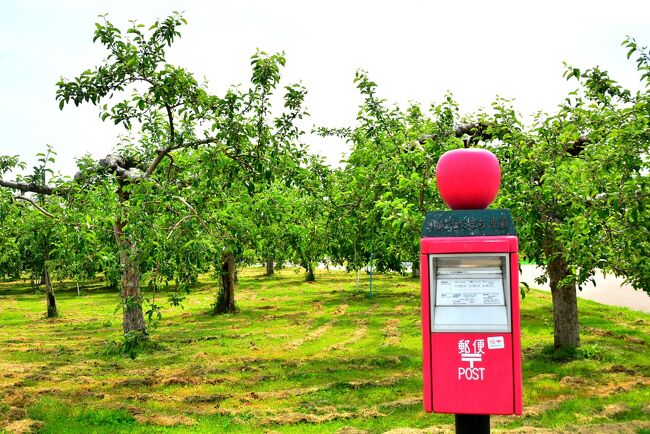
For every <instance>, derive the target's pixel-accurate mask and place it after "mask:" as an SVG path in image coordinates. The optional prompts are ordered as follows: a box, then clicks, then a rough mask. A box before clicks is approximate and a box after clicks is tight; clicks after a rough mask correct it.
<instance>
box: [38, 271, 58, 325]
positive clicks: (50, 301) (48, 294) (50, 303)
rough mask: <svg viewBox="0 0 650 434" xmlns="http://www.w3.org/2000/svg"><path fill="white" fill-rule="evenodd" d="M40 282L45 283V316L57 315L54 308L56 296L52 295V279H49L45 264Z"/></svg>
mask: <svg viewBox="0 0 650 434" xmlns="http://www.w3.org/2000/svg"><path fill="white" fill-rule="evenodd" d="M41 282H42V283H43V284H44V285H45V300H46V301H47V317H48V318H54V317H56V316H57V315H58V312H57V309H56V297H55V296H54V289H53V288H52V279H50V272H49V271H48V270H47V266H46V267H45V268H43V274H42V277H41Z"/></svg>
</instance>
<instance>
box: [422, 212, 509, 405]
mask: <svg viewBox="0 0 650 434" xmlns="http://www.w3.org/2000/svg"><path fill="white" fill-rule="evenodd" d="M420 251H421V257H420V261H421V263H420V270H421V282H422V333H423V373H424V409H425V410H426V411H427V412H436V413H452V414H457V415H490V414H521V413H522V399H521V343H520V332H519V282H518V270H519V258H518V253H517V252H518V244H517V237H516V236H515V234H514V228H513V225H512V218H511V217H510V213H509V211H508V210H472V211H439V212H433V213H428V214H427V216H426V219H425V224H424V229H423V238H422V239H421V243H420Z"/></svg>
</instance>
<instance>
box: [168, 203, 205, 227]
mask: <svg viewBox="0 0 650 434" xmlns="http://www.w3.org/2000/svg"><path fill="white" fill-rule="evenodd" d="M172 197H173V198H174V199H177V200H179V201H180V202H181V203H182V204H183V205H185V206H186V207H187V208H188V209H189V210H190V211H192V213H193V214H194V216H195V217H196V218H197V219H198V220H199V222H200V223H201V225H202V226H203V227H204V228H205V230H207V231H208V232H211V231H210V228H209V227H208V225H206V224H205V222H204V221H203V219H202V218H201V216H200V215H199V213H197V212H196V210H195V209H194V207H193V206H192V205H190V204H189V202H187V201H186V200H185V199H183V198H182V197H180V196H172Z"/></svg>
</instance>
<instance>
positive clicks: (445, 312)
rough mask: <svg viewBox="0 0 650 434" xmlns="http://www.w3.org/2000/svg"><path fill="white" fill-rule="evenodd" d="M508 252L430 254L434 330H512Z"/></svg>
mask: <svg viewBox="0 0 650 434" xmlns="http://www.w3.org/2000/svg"><path fill="white" fill-rule="evenodd" d="M508 260H509V255H508V254H507V253H472V254H437V255H436V254H432V255H429V270H430V276H431V278H430V281H429V282H430V291H431V292H430V294H431V301H432V303H431V331H433V332H457V331H472V332H475V331H490V332H509V331H511V321H510V266H509V263H508Z"/></svg>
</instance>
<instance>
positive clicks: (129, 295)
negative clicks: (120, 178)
mask: <svg viewBox="0 0 650 434" xmlns="http://www.w3.org/2000/svg"><path fill="white" fill-rule="evenodd" d="M122 187H123V184H122V182H119V183H118V188H117V195H118V199H119V201H120V203H121V204H124V203H126V202H127V201H128V199H129V194H128V193H127V192H125V191H124V189H123V188H122ZM123 211H124V214H126V212H127V211H126V209H125V210H123ZM126 224H127V221H126V219H123V218H122V216H121V215H120V213H118V217H117V219H116V220H115V225H114V227H113V234H114V235H115V241H116V243H117V247H118V249H119V252H120V268H121V270H122V291H121V296H122V328H123V330H124V334H126V333H129V332H137V333H140V334H141V336H140V338H141V339H144V338H146V337H147V330H146V327H145V323H144V314H143V312H142V293H141V291H140V264H139V263H138V259H137V251H136V247H135V245H134V244H133V242H132V241H131V240H130V239H129V238H128V236H127V235H126V234H125V233H124V227H125V226H126Z"/></svg>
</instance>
